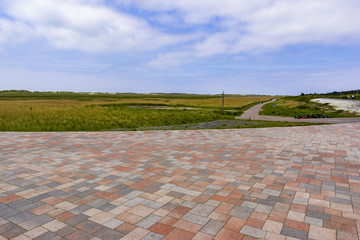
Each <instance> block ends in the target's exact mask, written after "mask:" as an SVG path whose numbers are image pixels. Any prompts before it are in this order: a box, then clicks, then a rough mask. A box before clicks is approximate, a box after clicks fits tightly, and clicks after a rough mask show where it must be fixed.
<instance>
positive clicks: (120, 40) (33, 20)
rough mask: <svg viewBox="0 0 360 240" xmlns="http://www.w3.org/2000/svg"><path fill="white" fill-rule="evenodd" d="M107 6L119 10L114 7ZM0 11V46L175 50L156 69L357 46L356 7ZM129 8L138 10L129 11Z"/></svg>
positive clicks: (29, 0) (71, 5)
mask: <svg viewBox="0 0 360 240" xmlns="http://www.w3.org/2000/svg"><path fill="white" fill-rule="evenodd" d="M109 2H112V3H115V2H116V3H117V4H119V5H118V7H117V8H114V7H112V6H111V5H109ZM0 4H1V5H0V9H1V10H0V14H1V12H3V13H4V14H5V15H7V16H8V17H9V18H1V17H0V43H1V42H6V41H8V42H9V41H11V39H20V40H24V39H26V38H27V37H38V38H39V37H40V38H43V39H46V40H47V41H48V42H49V43H50V44H51V45H52V46H55V47H56V48H61V49H78V50H84V51H95V52H109V51H110V52H111V51H144V50H157V49H159V48H161V47H164V46H171V47H172V48H173V49H176V50H172V51H170V52H169V50H168V52H164V51H162V53H161V54H159V55H158V57H157V58H155V59H153V60H152V61H151V63H150V64H151V65H158V66H159V65H177V64H181V63H183V62H188V61H191V59H194V58H204V57H209V56H216V55H222V54H229V55H232V54H235V55H236V54H249V53H250V54H252V53H263V52H268V51H274V50H277V49H281V48H283V47H286V46H289V45H297V44H328V45H334V44H335V45H339V44H351V45H359V40H360V21H357V19H358V18H359V16H360V1H359V0H311V1H310V0H251V1H249V0H222V1H219V0H202V1H194V0H176V1H171V0H113V1H105V0H61V1H58V0H16V1H14V0H0ZM127 7H129V8H127ZM132 8H138V10H139V11H128V12H126V10H128V9H132ZM0 16H1V15H0ZM10 19H11V20H10ZM154 22H156V23H157V24H153V25H152V23H154ZM160 29H163V30H160ZM164 29H165V30H164ZM165 31H166V32H165Z"/></svg>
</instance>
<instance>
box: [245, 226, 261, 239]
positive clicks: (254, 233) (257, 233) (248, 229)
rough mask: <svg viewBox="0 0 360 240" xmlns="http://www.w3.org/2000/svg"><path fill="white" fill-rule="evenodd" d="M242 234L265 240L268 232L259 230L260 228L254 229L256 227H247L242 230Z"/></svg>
mask: <svg viewBox="0 0 360 240" xmlns="http://www.w3.org/2000/svg"><path fill="white" fill-rule="evenodd" d="M240 233H242V234H246V235H249V236H252V237H255V238H264V237H265V235H266V233H267V232H266V231H264V230H262V229H259V228H254V227H250V226H247V225H245V226H244V227H243V228H242V229H241V231H240Z"/></svg>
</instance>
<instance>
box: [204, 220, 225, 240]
mask: <svg viewBox="0 0 360 240" xmlns="http://www.w3.org/2000/svg"><path fill="white" fill-rule="evenodd" d="M223 226H224V223H223V222H220V221H216V220H213V219H211V220H210V221H209V222H208V223H207V224H206V225H205V226H204V227H203V228H202V229H201V231H202V232H204V233H207V234H210V235H213V236H215V235H216V234H217V233H218V232H219V231H220V229H221V228H222V227H223Z"/></svg>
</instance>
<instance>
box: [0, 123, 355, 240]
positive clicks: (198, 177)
mask: <svg viewBox="0 0 360 240" xmlns="http://www.w3.org/2000/svg"><path fill="white" fill-rule="evenodd" d="M359 146H360V124H359V123H353V124H337V125H321V126H308V127H291V128H264V129H227V130H202V131H157V132H89V133H87V132H78V133H0V239H46V240H48V239H55V240H56V239H93V240H95V239H107V240H111V239H131V240H136V239H171V240H176V239H181V240H186V239H194V240H195V239H220V240H226V239H243V240H244V239H257V238H266V239H276V240H281V239H288V240H290V239H315V240H316V239H320V240H324V239H327V240H329V239H336V238H338V239H347V240H350V239H358V238H359V235H358V234H359V232H360V174H359V172H360V165H359V161H360V149H359Z"/></svg>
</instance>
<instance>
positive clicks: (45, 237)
mask: <svg viewBox="0 0 360 240" xmlns="http://www.w3.org/2000/svg"><path fill="white" fill-rule="evenodd" d="M49 239H51V240H60V239H62V237H61V236H59V235H57V234H55V233H53V232H46V233H43V234H41V235H40V236H37V237H36V238H34V240H49Z"/></svg>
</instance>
